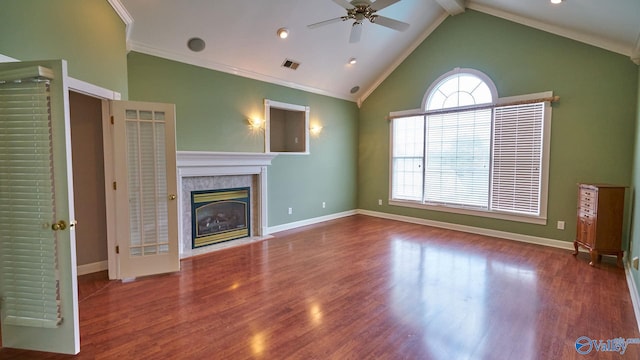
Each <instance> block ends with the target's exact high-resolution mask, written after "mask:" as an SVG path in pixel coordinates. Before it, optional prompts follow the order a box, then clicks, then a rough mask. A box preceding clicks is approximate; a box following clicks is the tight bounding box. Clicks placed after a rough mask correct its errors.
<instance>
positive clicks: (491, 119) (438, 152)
mask: <svg viewBox="0 0 640 360" xmlns="http://www.w3.org/2000/svg"><path fill="white" fill-rule="evenodd" d="M545 95H546V96H550V95H551V93H550V92H549V93H543V94H532V95H526V96H524V97H517V99H515V98H508V99H499V98H498V93H497V90H496V87H495V85H494V84H493V82H492V81H491V79H490V78H489V77H488V76H486V75H485V74H483V73H482V72H480V71H477V70H474V69H454V70H452V71H450V72H448V73H446V74H444V75H442V76H441V77H440V78H438V79H437V80H436V81H434V82H433V84H432V85H431V86H430V87H429V89H428V90H427V92H426V93H425V95H424V97H423V102H422V108H421V109H420V110H419V111H405V112H401V113H394V114H391V118H392V119H393V120H392V124H393V126H392V137H391V138H392V144H391V151H392V155H391V162H392V163H391V169H392V170H391V171H392V174H391V202H392V203H394V205H404V204H406V203H407V202H409V203H420V204H423V205H424V206H425V207H427V208H429V209H435V210H444V211H450V212H463V213H468V212H469V211H470V212H472V213H483V214H484V215H483V216H493V217H500V218H505V217H504V216H501V215H500V214H504V213H507V214H511V215H508V216H506V218H510V217H513V216H512V215H514V216H515V217H521V216H523V217H527V218H528V220H530V219H531V218H535V220H534V221H529V222H539V221H540V219H544V218H546V167H547V166H548V165H547V164H548V161H546V159H545V156H546V155H545V154H548V151H547V152H546V153H545V151H544V149H545V148H547V149H548V137H549V136H548V135H547V136H545V131H547V132H548V129H549V127H548V126H546V125H545V124H547V123H548V120H547V121H546V122H545V119H550V114H551V112H550V107H549V103H548V102H546V103H545V102H544V101H536V100H534V101H532V102H530V101H524V102H523V103H522V104H520V103H518V104H509V105H508V106H504V105H497V104H504V103H505V102H510V101H511V100H526V99H532V98H536V99H539V98H541V97H542V96H545ZM411 206H414V205H411ZM487 214H490V215H487ZM495 214H498V215H495ZM528 220H524V221H528Z"/></svg>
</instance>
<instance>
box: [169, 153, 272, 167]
mask: <svg viewBox="0 0 640 360" xmlns="http://www.w3.org/2000/svg"><path fill="white" fill-rule="evenodd" d="M276 155H277V154H274V153H250V152H212V151H178V152H177V164H178V168H189V167H209V166H233V167H235V166H269V165H271V160H273V158H275V157H276Z"/></svg>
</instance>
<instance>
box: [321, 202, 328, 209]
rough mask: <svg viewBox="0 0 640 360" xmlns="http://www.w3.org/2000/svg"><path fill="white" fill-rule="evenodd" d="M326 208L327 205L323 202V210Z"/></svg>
mask: <svg viewBox="0 0 640 360" xmlns="http://www.w3.org/2000/svg"><path fill="white" fill-rule="evenodd" d="M326 207H327V203H326V202H324V201H323V202H322V208H323V209H324V208H326Z"/></svg>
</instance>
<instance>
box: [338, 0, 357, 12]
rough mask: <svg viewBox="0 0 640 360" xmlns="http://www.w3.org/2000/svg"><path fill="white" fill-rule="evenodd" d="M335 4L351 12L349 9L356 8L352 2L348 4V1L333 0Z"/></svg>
mask: <svg viewBox="0 0 640 360" xmlns="http://www.w3.org/2000/svg"><path fill="white" fill-rule="evenodd" d="M333 2H334V3H336V4H338V5H340V6H342V7H343V8H345V9H347V10H349V9H353V8H354V7H355V6H353V5H352V4H351V3H350V2H348V1H347V0H333Z"/></svg>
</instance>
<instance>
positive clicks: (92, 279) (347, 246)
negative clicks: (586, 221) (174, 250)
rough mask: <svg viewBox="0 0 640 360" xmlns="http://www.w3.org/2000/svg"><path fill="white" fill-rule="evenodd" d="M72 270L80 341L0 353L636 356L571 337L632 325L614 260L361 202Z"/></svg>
mask: <svg viewBox="0 0 640 360" xmlns="http://www.w3.org/2000/svg"><path fill="white" fill-rule="evenodd" d="M79 284H80V285H79V287H80V288H79V297H80V299H81V301H80V325H81V352H80V354H79V355H77V356H62V355H55V354H45V353H37V352H29V351H22V350H14V349H2V350H0V359H447V360H450V359H492V360H494V359H586V358H588V357H587V356H590V358H598V359H619V358H623V359H638V358H640V344H631V345H629V346H628V347H627V349H626V352H625V354H623V355H621V354H620V353H619V352H602V351H597V350H596V349H595V348H594V349H592V353H591V354H590V355H581V354H578V353H577V351H576V348H575V345H576V340H577V339H578V338H579V337H581V336H587V337H589V338H590V339H593V340H608V339H615V338H619V337H623V338H640V333H639V332H638V328H637V324H636V321H635V317H634V313H633V309H632V305H631V299H630V296H629V292H628V289H627V284H626V280H625V274H624V270H623V269H621V268H617V267H616V266H615V263H614V261H610V260H609V259H606V258H605V260H604V261H603V263H602V264H600V265H599V266H598V267H596V268H592V267H590V266H589V265H588V255H586V254H579V255H578V257H577V258H575V257H573V256H572V255H571V251H570V250H561V249H554V248H548V247H542V246H536V245H531V244H524V243H518V242H514V241H509V240H502V239H497V238H491V237H486V236H480V235H473V234H467V233H460V232H455V231H450V230H444V229H437V228H431V227H426V226H422V225H415V224H407V223H402V222H396V221H391V220H385V219H379V218H374V217H368V216H363V215H356V216H350V217H347V218H342V219H338V220H333V221H329V222H325V223H322V224H316V225H312V226H307V227H304V228H300V229H295V230H290V231H285V232H281V233H278V234H275V237H274V238H272V239H268V240H265V241H262V242H259V243H253V244H249V245H244V246H240V247H235V248H230V249H226V250H221V251H217V252H214V253H210V254H206V255H201V256H198V257H193V258H190V259H186V260H183V261H182V271H180V272H179V273H174V274H167V275H159V276H153V277H148V278H144V279H139V280H137V281H134V282H131V283H120V282H117V281H108V280H106V273H98V274H91V275H86V276H82V277H80V279H79ZM596 353H597V354H596Z"/></svg>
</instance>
